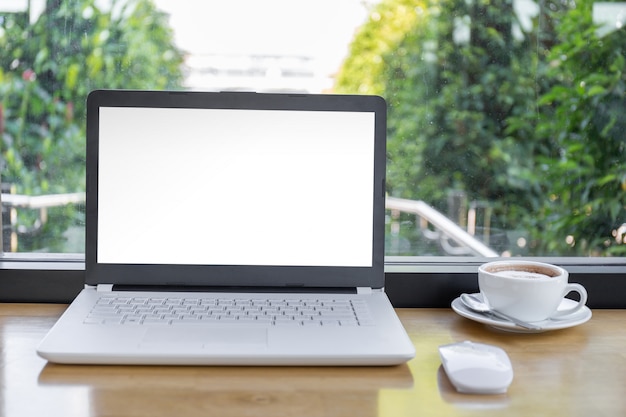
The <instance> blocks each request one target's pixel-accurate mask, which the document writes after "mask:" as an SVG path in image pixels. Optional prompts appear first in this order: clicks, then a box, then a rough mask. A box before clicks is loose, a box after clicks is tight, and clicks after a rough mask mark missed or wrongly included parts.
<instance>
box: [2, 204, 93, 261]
mask: <svg viewBox="0 0 626 417" xmlns="http://www.w3.org/2000/svg"><path fill="white" fill-rule="evenodd" d="M84 202H85V193H68V194H48V195H38V196H29V195H20V194H10V193H1V194H0V206H3V207H6V208H7V209H8V210H9V215H8V216H7V217H8V220H9V221H8V223H9V224H8V225H5V224H4V219H3V218H2V217H3V216H0V253H1V252H2V251H3V248H4V242H3V235H4V228H5V226H8V227H10V228H11V238H10V240H11V241H10V242H9V243H8V244H9V245H10V247H11V251H14V250H15V249H16V248H17V232H18V230H16V228H15V226H14V224H13V222H12V219H14V218H15V217H16V215H15V214H14V213H15V210H16V209H18V208H20V209H31V210H39V218H38V219H37V220H36V221H35V224H33V226H32V228H30V230H28V232H33V231H36V230H39V229H40V228H41V227H43V225H44V224H46V222H47V221H48V209H49V208H52V207H59V206H65V205H68V204H81V203H84ZM22 232H25V231H22Z"/></svg>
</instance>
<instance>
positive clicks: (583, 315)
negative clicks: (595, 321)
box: [452, 293, 591, 333]
mask: <svg viewBox="0 0 626 417" xmlns="http://www.w3.org/2000/svg"><path fill="white" fill-rule="evenodd" d="M473 295H474V296H475V297H477V298H479V299H480V300H482V295H481V294H480V293H477V294H473ZM576 304H577V302H576V301H574V300H570V299H569V298H564V299H563V301H561V304H560V305H559V307H558V310H566V309H568V308H573V307H574V306H575V305H576ZM452 310H454V311H455V313H457V314H458V315H460V316H463V317H465V318H468V319H470V320H474V321H477V322H479V323H483V324H486V325H488V326H491V327H494V328H496V329H498V330H504V331H507V332H515V333H541V332H547V331H550V330H560V329H566V328H568V327H574V326H578V325H579V324H583V323H585V322H587V321H589V319H590V318H591V310H590V309H589V307H587V306H584V307H583V308H581V309H580V310H578V311H577V312H575V313H572V314H570V315H567V316H564V317H559V318H555V319H546V320H542V321H536V322H533V324H536V325H538V326H540V327H541V329H539V330H530V329H524V328H522V327H519V326H517V325H515V324H514V323H511V322H508V321H506V320H501V319H499V318H496V317H489V316H487V315H483V314H480V313H477V312H475V311H472V310H470V309H469V308H467V307H466V306H465V304H463V303H462V302H461V299H460V298H456V299H455V300H454V301H452Z"/></svg>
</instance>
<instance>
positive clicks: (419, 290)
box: [0, 254, 626, 308]
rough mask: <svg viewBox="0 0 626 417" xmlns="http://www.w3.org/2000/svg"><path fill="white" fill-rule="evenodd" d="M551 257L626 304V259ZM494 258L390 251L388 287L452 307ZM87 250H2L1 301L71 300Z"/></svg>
mask: <svg viewBox="0 0 626 417" xmlns="http://www.w3.org/2000/svg"><path fill="white" fill-rule="evenodd" d="M524 259H532V260H537V261H543V262H550V263H554V264H557V265H560V266H563V267H564V268H566V269H567V270H568V271H569V272H570V281H571V282H578V283H580V284H582V285H584V286H585V287H586V288H587V291H588V293H589V301H588V305H589V307H590V308H626V297H624V294H626V259H622V258H549V257H542V258H524ZM490 260H494V258H480V257H477V258H470V257H461V258H457V257H454V258H452V257H387V258H386V260H385V290H386V292H387V294H388V296H389V299H390V300H391V302H392V304H393V305H394V306H395V307H398V308H406V307H409V308H448V307H449V306H450V303H451V301H452V300H453V299H454V298H455V297H457V296H458V295H459V294H461V293H462V292H476V291H478V278H477V272H478V266H479V265H481V264H482V263H484V262H487V261H490ZM84 272H85V264H84V260H83V259H82V255H64V254H60V255H59V254H48V255H40V254H4V255H1V256H0V302H21V303H69V302H71V301H72V300H73V299H74V297H75V296H76V295H77V294H78V292H80V290H81V289H82V288H83V287H84Z"/></svg>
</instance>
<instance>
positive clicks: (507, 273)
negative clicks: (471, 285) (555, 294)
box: [493, 269, 552, 279]
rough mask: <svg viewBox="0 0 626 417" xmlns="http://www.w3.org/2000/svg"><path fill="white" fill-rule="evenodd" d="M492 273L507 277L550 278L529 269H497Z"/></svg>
mask: <svg viewBox="0 0 626 417" xmlns="http://www.w3.org/2000/svg"><path fill="white" fill-rule="evenodd" d="M493 274H494V275H497V276H500V277H508V278H528V279H541V278H552V277H551V276H549V275H546V274H539V273H536V272H529V271H516V270H512V269H511V270H506V271H498V272H494V273H493Z"/></svg>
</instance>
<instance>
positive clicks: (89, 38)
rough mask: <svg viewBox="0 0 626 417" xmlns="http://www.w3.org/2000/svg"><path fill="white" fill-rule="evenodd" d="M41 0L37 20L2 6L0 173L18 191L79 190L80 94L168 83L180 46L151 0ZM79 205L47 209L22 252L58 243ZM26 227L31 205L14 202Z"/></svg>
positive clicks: (32, 217)
mask: <svg viewBox="0 0 626 417" xmlns="http://www.w3.org/2000/svg"><path fill="white" fill-rule="evenodd" d="M97 4H100V3H97V2H95V1H94V0H47V2H46V9H45V11H44V12H43V13H42V14H41V15H40V16H39V17H38V18H37V19H36V20H35V21H34V22H31V21H30V19H29V11H25V13H0V50H1V51H2V52H0V150H1V152H2V154H1V155H2V156H1V159H0V164H2V166H1V177H2V182H4V183H9V184H12V185H14V186H15V188H16V193H18V194H25V195H43V194H54V193H70V192H80V191H84V190H85V99H86V97H87V94H88V93H89V91H91V90H93V89H98V88H125V89H175V88H179V86H180V84H181V82H182V73H181V64H182V53H181V51H179V50H177V49H176V47H175V46H174V44H173V35H172V31H171V30H170V28H169V27H168V21H167V16H166V15H165V14H163V13H161V12H159V11H158V10H157V9H156V8H155V6H154V4H153V3H152V1H150V0H127V1H113V2H111V8H110V9H109V10H102V9H100V8H99V7H98V6H97ZM83 211H84V208H81V207H76V206H67V207H58V208H54V209H50V210H49V213H48V217H49V221H48V222H47V223H46V224H45V225H44V227H43V229H41V230H38V231H37V233H32V234H30V235H28V234H24V235H23V236H21V237H20V239H19V248H18V250H19V251H21V252H30V251H42V250H43V251H55V252H63V251H65V248H64V245H65V239H64V237H63V235H64V233H65V231H66V230H67V229H68V228H70V227H71V226H73V225H77V224H79V225H80V224H82V222H83V220H84V219H83V218H84V213H83ZM18 213H19V217H18V227H19V228H20V229H23V230H29V229H31V228H32V225H33V224H35V222H36V218H37V216H38V213H36V212H34V211H29V210H23V209H20V210H19V211H18Z"/></svg>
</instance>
